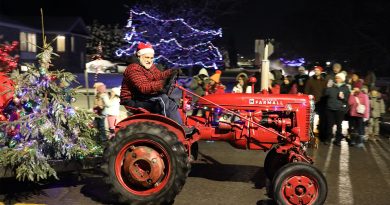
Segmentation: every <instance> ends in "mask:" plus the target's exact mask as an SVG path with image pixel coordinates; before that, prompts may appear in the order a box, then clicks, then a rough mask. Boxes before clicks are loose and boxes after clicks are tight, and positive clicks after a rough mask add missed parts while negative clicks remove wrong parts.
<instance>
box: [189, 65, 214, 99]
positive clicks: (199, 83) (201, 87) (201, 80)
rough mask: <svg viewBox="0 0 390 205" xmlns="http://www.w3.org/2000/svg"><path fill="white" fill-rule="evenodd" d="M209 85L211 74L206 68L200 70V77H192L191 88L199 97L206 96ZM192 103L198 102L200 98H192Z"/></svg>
mask: <svg viewBox="0 0 390 205" xmlns="http://www.w3.org/2000/svg"><path fill="white" fill-rule="evenodd" d="M208 83H209V73H208V72H207V70H206V69H205V68H202V69H200V71H199V73H198V75H195V76H194V77H192V79H191V82H190V84H189V86H188V87H189V88H190V89H191V90H192V91H193V92H194V93H196V94H197V95H199V96H204V95H205V92H206V87H207V85H208ZM192 102H194V103H196V102H198V97H196V96H192Z"/></svg>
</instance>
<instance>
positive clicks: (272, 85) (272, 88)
mask: <svg viewBox="0 0 390 205" xmlns="http://www.w3.org/2000/svg"><path fill="white" fill-rule="evenodd" d="M268 79H269V83H268V92H269V93H271V94H280V85H279V84H278V83H277V82H275V76H274V74H272V73H271V72H270V73H269V74H268Z"/></svg>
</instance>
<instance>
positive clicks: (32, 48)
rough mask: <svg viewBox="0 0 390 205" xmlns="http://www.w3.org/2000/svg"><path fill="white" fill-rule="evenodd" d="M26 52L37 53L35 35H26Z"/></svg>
mask: <svg viewBox="0 0 390 205" xmlns="http://www.w3.org/2000/svg"><path fill="white" fill-rule="evenodd" d="M27 42H28V44H27V50H28V51H29V52H36V51H37V47H36V45H37V35H36V34H35V33H28V34H27Z"/></svg>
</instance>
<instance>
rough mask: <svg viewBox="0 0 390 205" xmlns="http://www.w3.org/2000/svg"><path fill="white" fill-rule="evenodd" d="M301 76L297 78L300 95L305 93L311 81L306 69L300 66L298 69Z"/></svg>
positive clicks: (296, 83) (296, 82)
mask: <svg viewBox="0 0 390 205" xmlns="http://www.w3.org/2000/svg"><path fill="white" fill-rule="evenodd" d="M298 72H299V74H298V75H296V76H295V83H294V84H295V85H296V86H297V90H298V92H299V93H303V92H304V91H305V87H306V83H307V81H308V80H309V76H308V75H307V74H306V69H305V67H303V66H299V68H298Z"/></svg>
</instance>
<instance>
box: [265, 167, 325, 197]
mask: <svg viewBox="0 0 390 205" xmlns="http://www.w3.org/2000/svg"><path fill="white" fill-rule="evenodd" d="M272 191H273V197H274V200H275V202H276V203H277V204H279V205H298V204H299V205H322V204H324V203H325V200H326V196H327V195H328V185H327V182H326V179H325V177H324V175H323V174H322V173H321V172H320V171H319V170H318V169H317V168H316V167H314V166H312V165H310V164H307V163H302V162H293V163H289V164H287V165H285V166H283V167H282V168H280V169H279V171H278V172H277V173H276V175H275V178H274V180H273V190H272Z"/></svg>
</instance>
